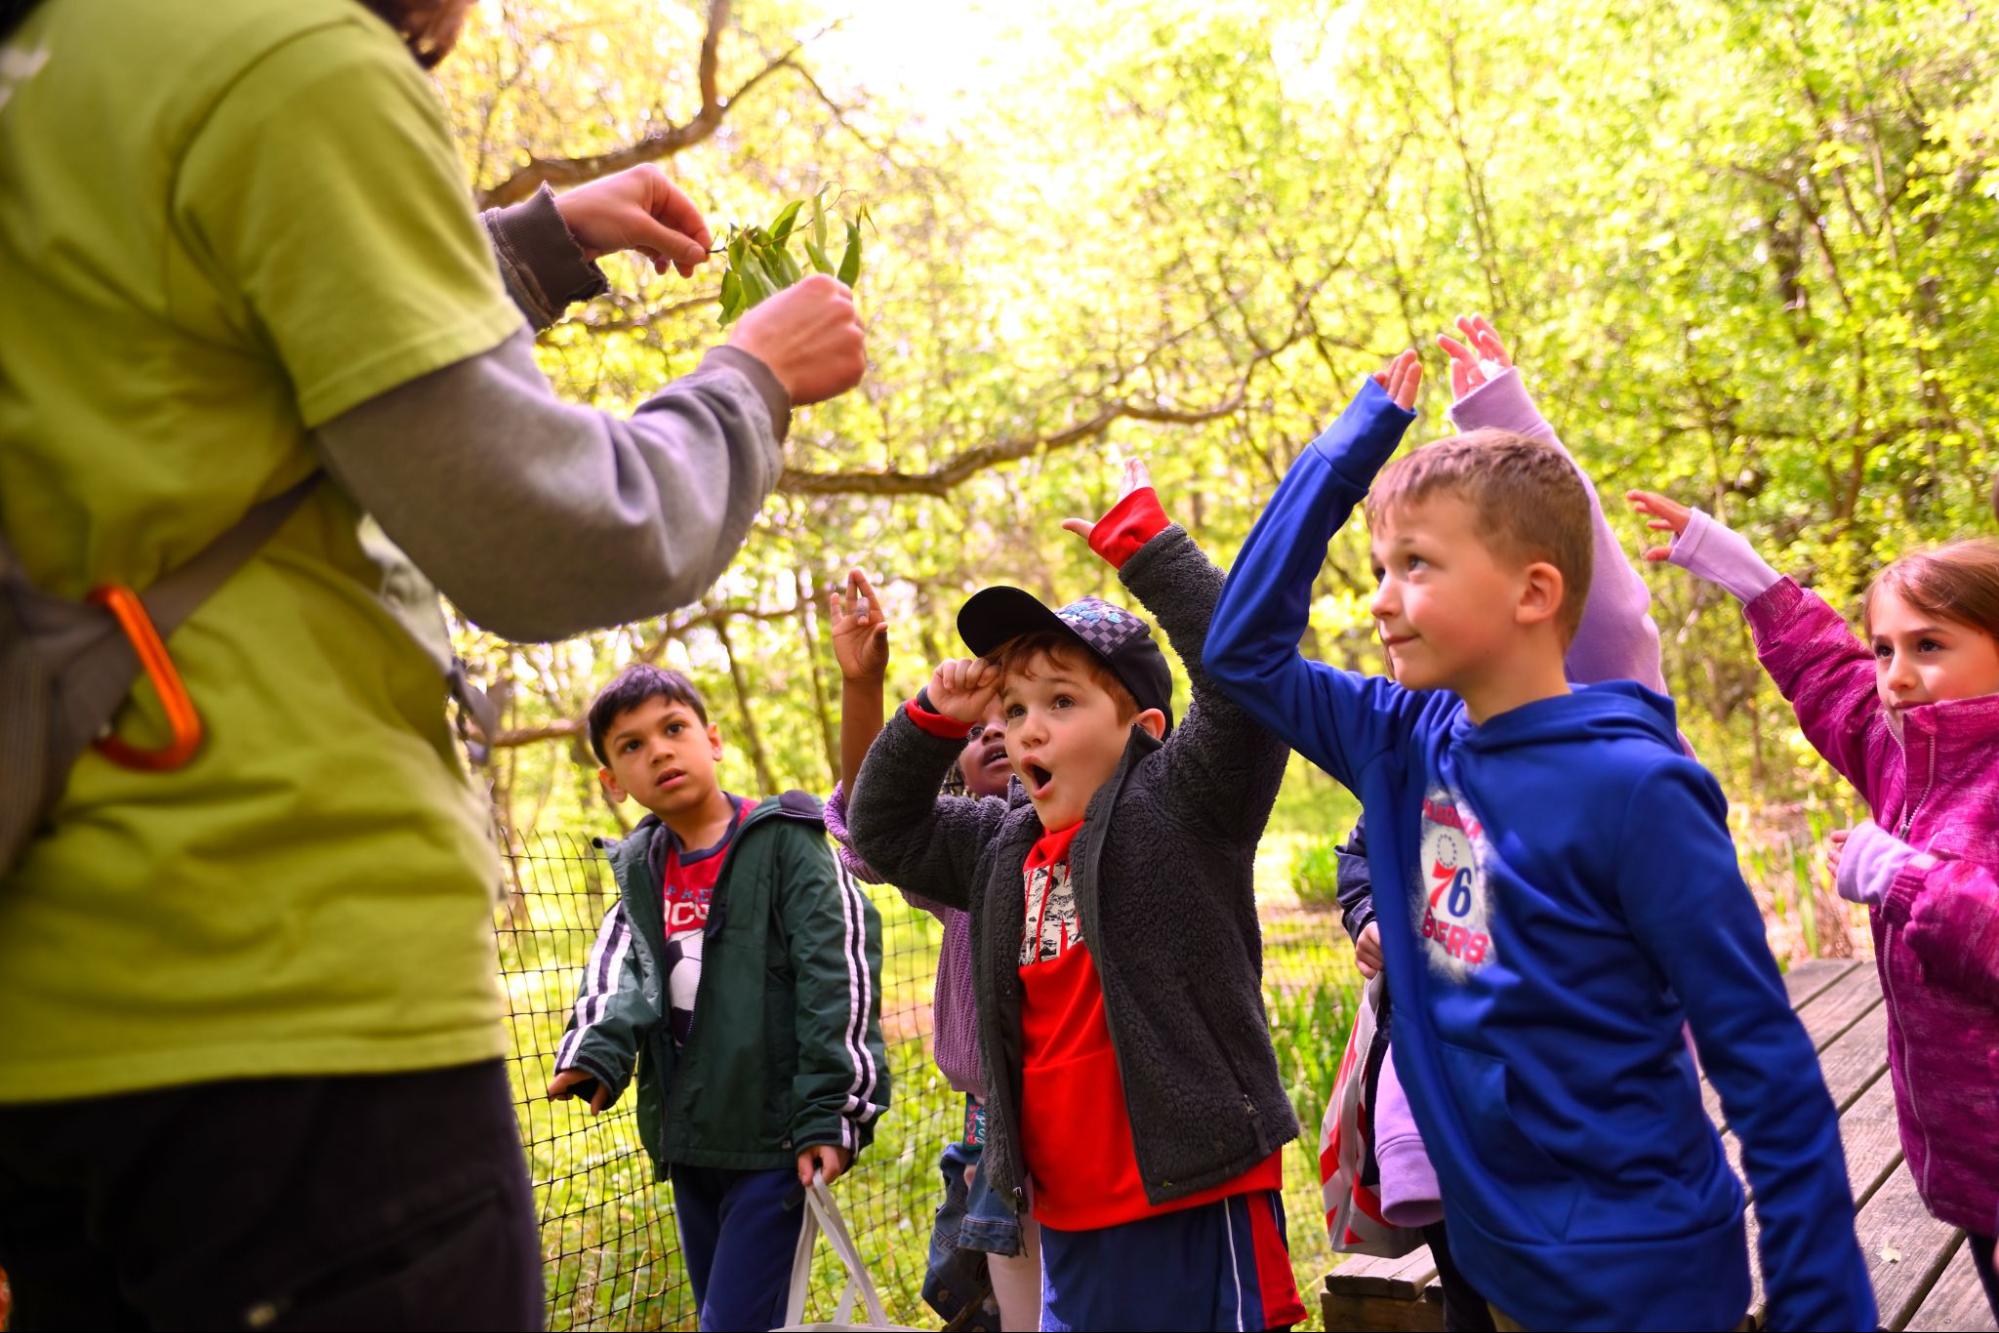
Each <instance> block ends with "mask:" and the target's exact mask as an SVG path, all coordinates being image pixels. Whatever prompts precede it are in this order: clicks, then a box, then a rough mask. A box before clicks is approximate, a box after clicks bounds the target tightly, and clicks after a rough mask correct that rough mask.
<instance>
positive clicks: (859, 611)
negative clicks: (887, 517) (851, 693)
mask: <svg viewBox="0 0 1999 1333" xmlns="http://www.w3.org/2000/svg"><path fill="white" fill-rule="evenodd" d="M843 592H844V596H843V595H842V594H843ZM826 620H827V623H828V624H829V625H831V626H832V631H833V658H834V660H835V661H837V662H838V663H839V664H840V674H841V675H842V676H844V677H845V678H846V679H848V680H880V679H881V678H882V677H883V676H885V675H887V674H888V617H887V616H886V615H884V614H883V613H882V604H881V600H880V599H879V598H877V597H876V596H875V589H874V585H873V584H871V583H869V582H868V576H867V575H866V574H863V573H862V572H861V571H860V570H858V569H850V570H848V571H847V582H846V586H845V588H844V589H841V588H835V589H834V590H833V591H831V592H829V593H827V594H826Z"/></svg>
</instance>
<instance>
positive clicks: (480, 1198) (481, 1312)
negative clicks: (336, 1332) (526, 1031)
mask: <svg viewBox="0 0 1999 1333" xmlns="http://www.w3.org/2000/svg"><path fill="white" fill-rule="evenodd" d="M512 1100H513V1099H512V1095H511V1094H510V1092H509V1091H508V1087H507V1076H506V1071H505V1068H504V1067H503V1066H502V1065H501V1064H500V1062H499V1061H494V1062H492V1063H490V1064H481V1065H468V1066H462V1067H459V1068H453V1069H437V1070H427V1071H424V1072H421V1073H415V1074H393V1075H380V1076H366V1077H346V1078H290V1079H262V1080H249V1081H244V1082H240V1083H208V1084H197V1085H194V1086H191V1087H183V1088H170V1089H165V1090H162V1091H158V1092H144V1093H133V1094H129V1095H126V1096H120V1097H102V1098H92V1099H89V1100H82V1101H70V1102H50V1103H41V1104H36V1105H31V1106H7V1107H0V1268H4V1269H6V1271H7V1276H8V1278H9V1279H10V1280H11V1281H12V1283H13V1288H14V1315H13V1327H14V1328H15V1329H17V1330H33V1329H52V1328H93V1329H102V1328H119V1329H124V1328H253V1329H314V1328H328V1329H353V1328H365V1329H392V1328H440V1329H443V1328H450V1329H458V1328H464V1329H484V1328H499V1329H527V1328H532V1329H539V1328H540V1327H541V1326H542V1323H543V1320H544V1318H545V1314H544V1308H543V1305H542V1293H541V1256H540V1246H539V1242H538V1239H537V1236H536V1232H535V1214H534V1197H533V1193H532V1191H531V1190H530V1189H529V1186H528V1178H527V1170H526V1164H525V1162H524V1161H523V1160H522V1157H521V1148H520V1139H519V1137H518V1131H517V1130H516V1128H515V1124H514V1113H513V1105H512Z"/></svg>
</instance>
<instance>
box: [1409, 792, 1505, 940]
mask: <svg viewBox="0 0 1999 1333" xmlns="http://www.w3.org/2000/svg"><path fill="white" fill-rule="evenodd" d="M1480 832H1481V830H1480V828H1479V825H1478V821H1477V820H1476V819H1471V818H1468V817H1466V816H1465V815H1463V814H1461V813H1460V811H1459V809H1458V806H1457V804H1456V803H1455V802H1454V801H1452V799H1451V794H1450V793H1449V792H1448V791H1446V790H1444V789H1443V788H1442V787H1435V788H1432V789H1431V791H1430V794H1429V795H1428V796H1426V797H1424V798H1423V843H1422V861H1421V863H1420V865H1419V866H1418V868H1417V877H1418V878H1417V892H1416V895H1415V898H1414V900H1413V902H1412V903H1411V906H1412V907H1413V908H1414V909H1415V917H1416V928H1417V933H1418V934H1419V935H1420V936H1421V937H1422V940H1423V948H1424V950H1425V952H1426V953H1428V955H1429V957H1430V961H1431V963H1432V964H1433V965H1434V966H1435V967H1437V968H1438V970H1440V971H1442V972H1444V973H1445V974H1447V975H1449V976H1452V977H1456V978H1459V979H1460V980H1462V979H1463V978H1464V977H1465V976H1466V975H1467V974H1468V973H1470V972H1471V970H1472V969H1473V968H1476V967H1478V966H1479V965H1480V964H1482V963H1485V962H1486V961H1487V960H1489V959H1490V958H1491V957H1492V934H1491V932H1490V931H1489V930H1488V929H1487V926H1486V910H1485V909H1486V890H1485V871H1484V869H1483V868H1482V867H1481V866H1480V865H1479V858H1478V851H1477V845H1478V840H1479V834H1480Z"/></svg>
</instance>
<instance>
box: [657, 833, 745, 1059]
mask: <svg viewBox="0 0 1999 1333" xmlns="http://www.w3.org/2000/svg"><path fill="white" fill-rule="evenodd" d="M729 800H730V801H731V802H733V803H734V805H735V807H736V817H735V819H734V820H733V821H732V822H731V823H730V825H729V828H728V831H727V832H725V833H723V834H722V840H721V841H720V842H718V843H716V844H715V845H714V846H712V847H703V848H701V849H700V850H699V851H693V852H683V851H682V850H681V849H680V839H678V838H676V837H674V836H673V834H672V832H670V831H669V830H666V829H661V830H660V832H661V833H662V834H664V835H665V837H666V838H667V839H668V842H667V853H666V871H665V874H664V875H662V876H661V879H662V883H661V886H660V894H661V897H662V899H663V903H664V906H665V908H666V953H665V955H664V956H663V957H662V959H661V961H662V962H663V963H664V965H665V968H666V995H667V1004H668V1005H669V1006H670V1009H669V1011H668V1014H667V1025H668V1027H669V1028H670V1029H671V1030H672V1032H673V1041H674V1044H675V1045H677V1046H685V1045H686V1044H687V1034H688V1033H690V1032H692V1031H693V1030H694V997H695V995H696V994H697V993H698V992H699V991H700V989H701V942H702V938H703V936H702V932H703V931H704V930H705V929H707V926H708V909H709V908H710V907H711V906H713V905H714V901H715V886H716V885H717V884H718V883H720V882H721V879H722V866H723V865H724V864H725V863H726V861H727V860H728V856H729V848H730V847H731V846H733V845H734V844H735V841H736V830H737V829H739V828H741V827H742V826H743V821H744V820H745V819H747V818H749V815H750V811H751V810H753V809H755V808H756V803H755V802H754V801H747V800H744V799H743V798H742V797H740V796H731V797H730V798H729Z"/></svg>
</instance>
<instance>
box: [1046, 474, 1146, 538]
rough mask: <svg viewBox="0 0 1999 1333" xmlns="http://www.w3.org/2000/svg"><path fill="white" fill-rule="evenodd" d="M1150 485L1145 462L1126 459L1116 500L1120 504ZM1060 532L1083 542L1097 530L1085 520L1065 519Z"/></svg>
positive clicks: (1094, 525)
mask: <svg viewBox="0 0 1999 1333" xmlns="http://www.w3.org/2000/svg"><path fill="white" fill-rule="evenodd" d="M1151 484H1152V469H1151V468H1149V467H1147V466H1146V465H1145V460H1144V459H1142V458H1127V459H1125V461H1124V471H1123V473H1122V474H1121V475H1120V476H1119V477H1118V493H1117V498H1118V500H1119V502H1120V503H1122V502H1123V500H1124V497H1125V496H1127V495H1130V494H1131V493H1132V492H1133V491H1142V490H1144V489H1145V488H1146V487H1147V486H1150V485H1151ZM1113 507H1115V506H1113ZM1062 530H1063V531H1064V532H1073V533H1075V534H1076V535H1077V536H1078V537H1081V538H1082V539H1083V540H1084V541H1088V540H1090V535H1091V534H1092V533H1094V532H1095V531H1096V530H1097V525H1096V524H1095V523H1092V522H1091V521H1090V520H1089V519H1087V518H1065V519H1063V520H1062Z"/></svg>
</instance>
